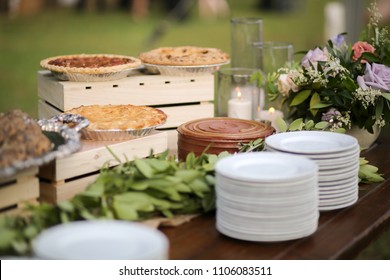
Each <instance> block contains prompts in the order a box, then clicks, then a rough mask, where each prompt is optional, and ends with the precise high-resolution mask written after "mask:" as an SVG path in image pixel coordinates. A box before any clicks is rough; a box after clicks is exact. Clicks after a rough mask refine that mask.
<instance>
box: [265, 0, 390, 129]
mask: <svg viewBox="0 0 390 280" xmlns="http://www.w3.org/2000/svg"><path fill="white" fill-rule="evenodd" d="M368 10H369V12H370V15H371V16H370V20H369V22H368V24H367V27H366V30H365V31H364V32H362V34H361V36H360V38H359V41H358V42H356V43H354V44H353V45H352V46H351V45H347V43H346V42H345V40H344V35H345V34H340V35H338V36H337V37H336V38H333V39H331V40H329V41H328V43H327V44H326V46H325V47H323V48H321V47H317V48H315V49H314V50H310V51H309V52H307V53H306V55H305V56H304V57H303V59H302V60H301V62H300V63H299V64H297V63H295V64H293V65H290V66H289V67H283V68H280V69H278V71H277V72H276V73H270V74H268V77H267V82H266V90H267V92H268V97H269V99H270V100H271V101H275V100H280V101H281V106H282V107H286V108H285V110H284V111H288V118H289V119H291V120H295V119H298V118H303V119H304V120H306V121H307V120H313V121H314V122H316V123H317V122H324V121H326V122H328V123H329V127H330V130H332V131H336V130H338V129H349V128H351V126H352V125H358V126H359V127H360V128H365V129H367V130H368V131H369V132H371V133H372V132H373V127H374V126H376V125H377V126H379V127H384V126H385V125H386V124H389V123H390V67H389V66H390V39H389V30H388V26H385V27H381V26H380V25H379V22H380V19H381V15H380V13H379V12H378V9H377V7H376V3H373V4H372V5H371V6H370V8H369V9H368Z"/></svg>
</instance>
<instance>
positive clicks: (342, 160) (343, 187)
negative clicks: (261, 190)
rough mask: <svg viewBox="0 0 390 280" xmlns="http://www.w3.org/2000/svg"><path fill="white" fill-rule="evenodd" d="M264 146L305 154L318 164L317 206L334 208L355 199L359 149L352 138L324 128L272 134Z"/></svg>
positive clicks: (277, 150)
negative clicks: (323, 129)
mask: <svg viewBox="0 0 390 280" xmlns="http://www.w3.org/2000/svg"><path fill="white" fill-rule="evenodd" d="M265 144H266V149H267V150H268V151H272V152H281V153H289V154H297V155H303V156H306V157H307V158H309V159H312V160H314V161H315V162H316V163H317V165H318V168H319V169H318V185H319V209H320V211H327V210H335V209H340V208H344V207H347V206H350V205H352V204H354V203H355V202H356V201H357V200H358V190H359V188H358V183H359V177H358V173H359V157H360V148H359V144H358V142H357V140H356V138H354V137H352V136H350V135H345V134H340V133H334V132H327V131H294V132H288V133H279V134H275V135H272V136H270V137H268V138H266V140H265Z"/></svg>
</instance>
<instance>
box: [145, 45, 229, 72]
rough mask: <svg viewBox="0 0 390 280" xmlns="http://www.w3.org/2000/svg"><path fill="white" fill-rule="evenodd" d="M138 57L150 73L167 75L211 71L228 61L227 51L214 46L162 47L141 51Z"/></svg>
mask: <svg viewBox="0 0 390 280" xmlns="http://www.w3.org/2000/svg"><path fill="white" fill-rule="evenodd" d="M139 58H140V59H141V61H142V62H143V64H144V66H145V68H146V69H147V71H148V72H150V73H154V74H157V73H160V74H162V75H169V76H181V75H203V74H207V73H212V72H214V71H216V70H218V69H219V67H220V66H221V65H224V64H227V63H229V62H230V57H229V55H228V54H227V53H225V52H223V51H222V50H220V49H216V48H203V47H193V46H182V47H163V48H158V49H154V50H151V51H148V52H144V53H141V54H140V55H139Z"/></svg>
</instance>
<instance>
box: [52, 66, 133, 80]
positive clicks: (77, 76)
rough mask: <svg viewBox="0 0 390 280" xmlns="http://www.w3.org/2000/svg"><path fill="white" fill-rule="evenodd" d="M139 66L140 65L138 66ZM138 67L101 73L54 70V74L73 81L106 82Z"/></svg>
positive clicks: (123, 76)
mask: <svg viewBox="0 0 390 280" xmlns="http://www.w3.org/2000/svg"><path fill="white" fill-rule="evenodd" d="M138 68H139V67H138ZM138 68H131V69H125V70H122V71H117V72H109V73H100V74H84V73H70V72H67V73H64V72H56V71H52V70H51V72H52V73H53V75H54V76H55V77H56V78H57V79H59V80H61V81H72V82H104V81H115V80H120V79H123V78H126V77H127V76H128V75H129V74H130V73H131V71H133V70H136V69H138Z"/></svg>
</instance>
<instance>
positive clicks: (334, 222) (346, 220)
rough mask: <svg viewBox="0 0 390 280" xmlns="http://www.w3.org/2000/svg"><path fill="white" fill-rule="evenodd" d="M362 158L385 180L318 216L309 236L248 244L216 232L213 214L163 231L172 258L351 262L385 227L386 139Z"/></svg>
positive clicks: (389, 174) (389, 168)
mask: <svg viewBox="0 0 390 280" xmlns="http://www.w3.org/2000/svg"><path fill="white" fill-rule="evenodd" d="M362 156H364V157H366V159H368V160H369V161H370V164H373V165H376V166H377V167H379V171H380V172H381V173H382V174H384V178H385V181H384V182H382V183H379V184H371V185H362V186H361V187H360V190H359V200H358V202H357V203H356V204H354V205H353V206H350V207H348V208H344V209H339V210H334V211H328V212H321V214H320V220H319V227H318V230H317V231H316V232H315V233H314V234H313V235H311V236H309V237H306V238H302V239H298V240H292V241H285V242H269V243H267V242H249V241H242V240H236V239H233V238H229V237H227V236H224V235H222V234H220V233H219V232H218V231H217V229H216V227H215V214H214V213H209V214H205V215H202V216H200V217H197V218H195V219H193V220H192V221H190V222H189V223H186V224H184V225H181V226H179V227H177V228H162V231H163V232H164V233H165V234H166V235H167V237H168V238H169V240H170V245H171V247H170V248H171V249H170V258H171V259H352V258H354V257H355V256H356V255H357V254H358V253H359V252H360V251H361V250H362V249H364V248H365V247H366V246H367V245H368V244H369V243H370V242H371V241H372V240H373V239H375V238H376V237H378V235H379V234H381V233H382V232H383V230H385V229H386V228H388V227H389V225H390V137H382V138H380V139H379V141H378V142H377V144H375V145H374V146H373V147H372V148H370V149H369V150H367V151H365V152H363V154H362Z"/></svg>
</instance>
